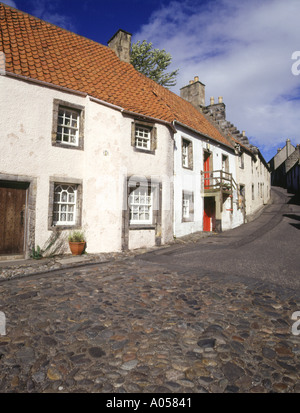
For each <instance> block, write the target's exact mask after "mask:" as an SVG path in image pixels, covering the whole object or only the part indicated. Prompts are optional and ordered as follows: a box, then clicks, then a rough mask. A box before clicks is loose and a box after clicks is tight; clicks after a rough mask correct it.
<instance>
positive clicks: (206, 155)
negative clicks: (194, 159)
mask: <svg viewBox="0 0 300 413" xmlns="http://www.w3.org/2000/svg"><path fill="white" fill-rule="evenodd" d="M209 158H210V154H209V153H207V152H204V189H209V185H210V182H209V171H210V169H209Z"/></svg>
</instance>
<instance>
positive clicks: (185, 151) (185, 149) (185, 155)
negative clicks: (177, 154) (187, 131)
mask: <svg viewBox="0 0 300 413" xmlns="http://www.w3.org/2000/svg"><path fill="white" fill-rule="evenodd" d="M189 146H190V142H189V141H187V140H185V139H183V140H182V166H184V167H185V168H188V167H189Z"/></svg>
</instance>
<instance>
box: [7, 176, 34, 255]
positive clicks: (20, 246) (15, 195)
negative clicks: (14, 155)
mask: <svg viewBox="0 0 300 413" xmlns="http://www.w3.org/2000/svg"><path fill="white" fill-rule="evenodd" d="M28 187H29V184H28V183H22V182H5V181H0V234H1V236H0V254H1V255H10V254H23V253H24V251H25V223H26V219H27V216H26V211H27V190H28Z"/></svg>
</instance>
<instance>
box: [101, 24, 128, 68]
mask: <svg viewBox="0 0 300 413" xmlns="http://www.w3.org/2000/svg"><path fill="white" fill-rule="evenodd" d="M131 36H132V35H131V33H128V32H126V31H125V30H122V29H119V30H118V31H117V33H116V34H114V35H113V37H112V38H111V39H110V40H109V41H108V42H107V44H108V47H109V48H110V49H112V50H113V51H114V52H115V53H116V55H117V56H118V58H119V59H120V60H122V62H126V63H130V54H131Z"/></svg>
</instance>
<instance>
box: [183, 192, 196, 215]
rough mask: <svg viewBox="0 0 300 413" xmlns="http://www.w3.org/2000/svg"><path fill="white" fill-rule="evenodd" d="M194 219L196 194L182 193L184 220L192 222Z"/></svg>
mask: <svg viewBox="0 0 300 413" xmlns="http://www.w3.org/2000/svg"><path fill="white" fill-rule="evenodd" d="M193 220H194V196H193V193H192V192H185V191H183V193H182V221H183V222H190V221H193Z"/></svg>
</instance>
